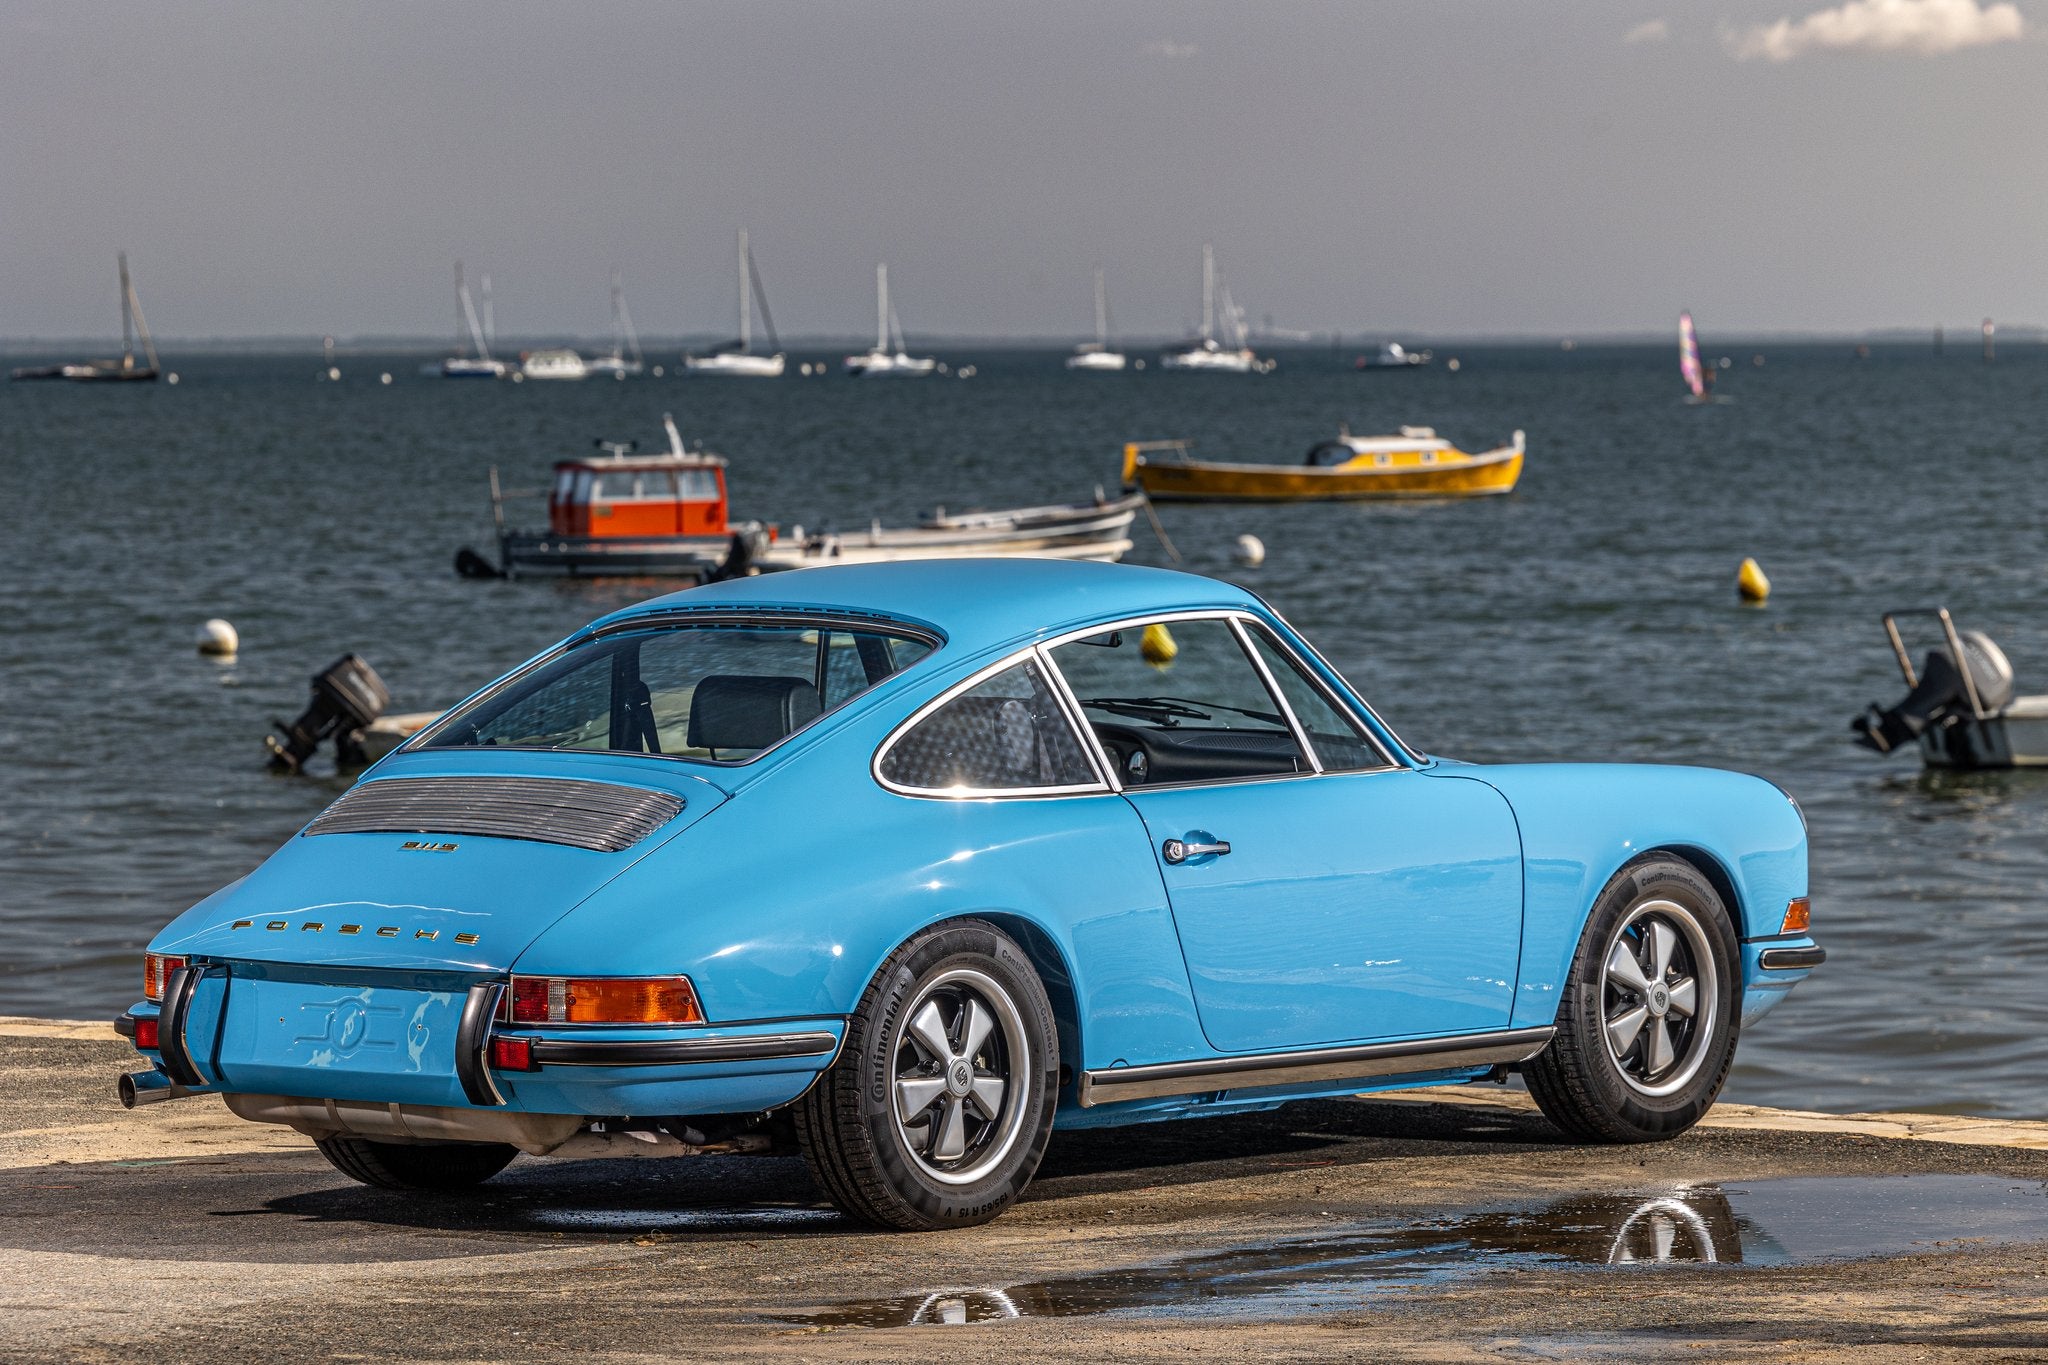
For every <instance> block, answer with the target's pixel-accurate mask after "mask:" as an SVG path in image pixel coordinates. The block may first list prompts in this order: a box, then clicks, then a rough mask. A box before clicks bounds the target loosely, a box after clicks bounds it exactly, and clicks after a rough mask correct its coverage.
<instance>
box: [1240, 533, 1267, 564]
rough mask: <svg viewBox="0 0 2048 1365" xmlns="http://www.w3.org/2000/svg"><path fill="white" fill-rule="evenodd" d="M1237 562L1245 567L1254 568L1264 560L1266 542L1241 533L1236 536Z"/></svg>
mask: <svg viewBox="0 0 2048 1365" xmlns="http://www.w3.org/2000/svg"><path fill="white" fill-rule="evenodd" d="M1237 562H1238V563H1240V564H1242V565H1244V566H1245V567H1246V568H1247V569H1256V568H1258V567H1259V565H1261V564H1263V563H1265V562H1266V542H1265V541H1263V540H1260V539H1259V538H1258V537H1257V536H1253V535H1243V536H1239V537H1238V538H1237Z"/></svg>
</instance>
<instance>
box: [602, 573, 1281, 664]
mask: <svg viewBox="0 0 2048 1365" xmlns="http://www.w3.org/2000/svg"><path fill="white" fill-rule="evenodd" d="M1257 605H1259V601H1258V598H1257V597H1256V596H1254V595H1253V594H1252V593H1250V592H1247V591H1246V590H1245V589H1243V588H1240V587H1236V586H1234V585H1232V584H1229V583H1225V582H1222V581H1220V580H1218V579H1214V578H1204V577H1202V576H1200V575H1198V574H1191V573H1178V572H1175V571H1173V570H1170V569H1148V568H1143V567H1141V566H1139V565H1135V564H1095V563H1082V562H1076V561H1069V560H1056V559H993V558H991V559H943V560H916V561H911V562H907V563H897V564H857V565H845V566H837V567H824V568H814V569H794V570H786V571H783V572H780V573H771V574H762V575H760V576H758V577H754V578H739V579H733V580H731V581H729V582H725V583H708V584H705V585H704V586H702V587H697V588H690V589H688V590H686V591H683V592H677V593H670V594H668V595H667V596H664V597H656V598H653V599H651V600H649V601H646V602H641V603H639V604H637V605H635V606H632V607H628V608H626V609H625V610H623V611H618V612H614V613H612V614H611V615H610V616H607V617H605V618H604V619H603V620H602V621H599V622H596V623H595V625H596V626H610V625H617V624H620V623H622V622H628V621H631V620H633V619H634V618H636V617H641V616H653V615H660V614H663V613H668V612H676V611H686V610H699V609H710V610H717V609H725V610H733V609H754V610H763V611H770V610H783V611H791V610H793V611H850V612H862V613H878V614H880V615H883V616H889V617H894V618H897V619H899V620H902V621H906V622H910V623H914V624H922V625H926V626H930V627H934V628H936V629H937V630H938V631H939V632H940V633H941V634H943V635H944V636H945V637H946V639H947V641H948V642H949V643H950V644H951V645H953V646H954V647H956V648H960V649H964V650H967V651H972V652H977V653H978V652H980V651H981V650H983V649H987V648H993V647H995V646H998V645H1003V644H1008V643H1010V642H1012V641H1021V640H1026V639H1030V638H1033V637H1036V636H1039V635H1042V634H1046V633H1049V632H1050V631H1051V630H1052V629H1053V628H1055V627H1073V626H1079V625H1086V624H1088V623H1089V622H1091V621H1107V620H1114V619H1117V618H1119V617H1128V616H1144V615H1149V614H1151V613H1153V612H1163V611H1178V610H1187V609H1190V608H1214V607H1226V608H1232V607H1256V606H1257Z"/></svg>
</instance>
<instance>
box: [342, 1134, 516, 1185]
mask: <svg viewBox="0 0 2048 1365" xmlns="http://www.w3.org/2000/svg"><path fill="white" fill-rule="evenodd" d="M314 1145H316V1146H317V1147H319V1149H320V1154H321V1155H322V1156H324V1157H326V1158H327V1159H328V1160H329V1161H330V1162H332V1163H333V1164H334V1169H335V1170H337V1171H340V1172H341V1173H342V1174H343V1175H345V1176H347V1177H348V1178H349V1179H351V1180H357V1181H361V1182H362V1183H363V1184H365V1185H375V1186H376V1187H377V1188H378V1189H383V1190H461V1189H467V1188H469V1187H470V1186H472V1185H481V1184H482V1183H483V1182H484V1181H486V1180H489V1179H490V1178H491V1177H492V1176H494V1175H496V1174H497V1173H498V1172H499V1171H502V1170H504V1169H505V1167H507V1166H508V1165H510V1164H511V1162H512V1158H513V1157H515V1156H518V1155H519V1149H518V1148H517V1147H513V1146H509V1145H507V1144H505V1143H502V1142H376V1141H373V1140H371V1139H370V1138H365V1137H356V1136H354V1135H353V1134H348V1133H337V1134H335V1135H334V1136H332V1137H324V1138H315V1139H314Z"/></svg>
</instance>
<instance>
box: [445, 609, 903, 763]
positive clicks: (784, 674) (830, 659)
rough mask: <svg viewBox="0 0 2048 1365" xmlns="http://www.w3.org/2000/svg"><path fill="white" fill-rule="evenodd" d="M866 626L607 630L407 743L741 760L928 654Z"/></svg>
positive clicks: (899, 637)
mask: <svg viewBox="0 0 2048 1365" xmlns="http://www.w3.org/2000/svg"><path fill="white" fill-rule="evenodd" d="M933 647H934V646H933V642H932V641H931V640H929V639H922V638H917V637H914V636H911V635H909V634H907V633H906V634H898V633H894V632H890V631H885V630H878V629H875V628H873V627H870V626H866V625H862V626H858V627H855V626H842V625H824V624H815V623H796V622H791V623H786V624H781V623H773V622H770V623H765V624H747V625H738V624H721V625H681V626H666V627H661V628H657V629H651V630H643V631H633V632H630V633H626V634H619V635H605V636H600V637H598V638H597V639H594V640H590V641H587V642H585V643H583V644H580V645H577V646H574V647H573V648H571V649H569V650H567V651H566V652H564V653H562V654H559V655H556V656H555V657H554V658H552V659H550V660H547V661H546V662H544V663H542V664H540V665H538V666H536V667H535V668H533V669H531V670H529V671H528V672H527V673H526V674H524V675H523V676H520V677H516V678H514V679H513V680H512V681H511V682H510V683H508V684H507V685H505V686H503V687H500V688H497V689H496V690H494V691H491V692H488V693H486V694H485V695H484V696H482V697H480V698H478V699H477V700H476V701H475V702H473V703H471V704H470V705H468V706H466V707H464V708H462V709H461V710H459V711H457V712H455V713H454V714H453V715H450V716H449V717H448V718H447V719H445V720H443V721H441V722H440V723H439V724H437V725H436V726H435V727H434V728H433V729H431V730H429V731H428V732H427V733H426V734H425V735H424V736H422V737H421V739H420V740H419V741H417V742H416V744H415V746H414V747H416V748H422V749H449V748H473V747H490V748H510V749H585V750H597V751H605V752H612V753H630V754H660V755H663V756H665V757H669V758H683V759H690V760H693V761H696V762H700V763H744V762H746V761H747V760H748V759H750V758H753V757H754V756H755V755H757V754H759V753H760V752H762V751H763V750H764V749H768V748H772V747H773V746H774V745H776V744H779V743H781V742H782V741H783V740H785V739H787V738H788V737H789V736H791V735H793V734H795V733H796V732H797V731H799V730H802V729H803V728H804V727H806V726H808V725H809V724H811V722H813V721H815V720H816V719H817V718H818V717H819V716H821V715H823V714H825V713H826V712H828V711H830V710H832V709H833V708H834V707H836V706H839V705H841V704H843V703H844V702H846V701H848V700H850V699H851V698H853V697H856V696H858V695H859V694H861V693H862V692H865V691H867V690H868V689H869V688H870V687H873V686H874V685H875V684H876V683H878V682H881V681H882V680H883V679H884V678H887V677H889V676H890V675H891V674H894V673H897V672H900V671H901V670H902V669H904V668H907V667H909V666H910V665H911V664H913V663H915V662H916V661H917V660H919V659H921V658H923V657H924V656H925V655H927V654H929V653H930V652H931V651H932V649H933Z"/></svg>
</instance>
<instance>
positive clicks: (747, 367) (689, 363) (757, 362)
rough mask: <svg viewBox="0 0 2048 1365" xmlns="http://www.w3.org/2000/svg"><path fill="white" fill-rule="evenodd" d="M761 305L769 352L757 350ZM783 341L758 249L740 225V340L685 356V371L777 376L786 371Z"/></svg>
mask: <svg viewBox="0 0 2048 1365" xmlns="http://www.w3.org/2000/svg"><path fill="white" fill-rule="evenodd" d="M757 302H758V303H759V304H760V306H761V322H762V325H763V326H765V327H766V328H767V329H768V349H769V352H770V353H769V354H767V355H756V354H755V353H754V305H755V304H756V303H757ZM783 368H784V362H783V355H782V343H781V341H780V340H778V339H777V337H776V335H775V318H774V315H773V314H771V313H770V312H769V311H768V293H767V291H766V290H765V289H763V288H762V287H761V277H760V273H759V272H758V271H756V270H755V269H754V253H753V251H752V250H751V249H749V247H748V246H747V230H746V229H745V228H741V229H740V334H739V337H738V339H737V340H734V341H729V342H727V343H725V344H724V345H723V346H718V347H715V348H713V350H712V351H711V353H710V354H709V355H686V356H684V357H683V373H684V374H695V375H711V376H723V377H726V378H733V379H775V378H778V377H779V376H780V375H781V374H782V371H783Z"/></svg>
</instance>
